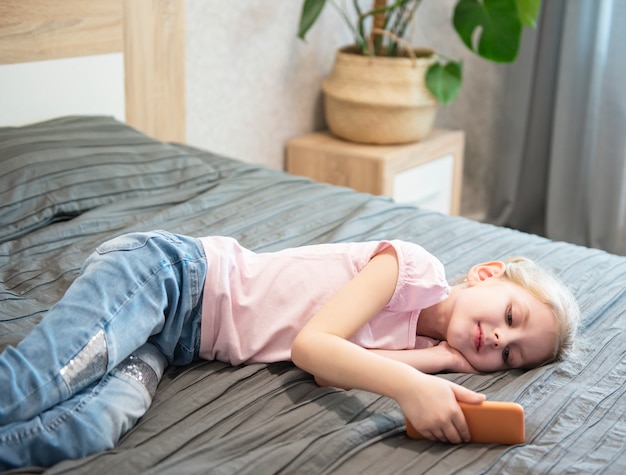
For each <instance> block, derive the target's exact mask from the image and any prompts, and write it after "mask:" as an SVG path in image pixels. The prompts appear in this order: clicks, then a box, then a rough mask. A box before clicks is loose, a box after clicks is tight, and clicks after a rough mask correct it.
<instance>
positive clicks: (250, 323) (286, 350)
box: [200, 236, 450, 365]
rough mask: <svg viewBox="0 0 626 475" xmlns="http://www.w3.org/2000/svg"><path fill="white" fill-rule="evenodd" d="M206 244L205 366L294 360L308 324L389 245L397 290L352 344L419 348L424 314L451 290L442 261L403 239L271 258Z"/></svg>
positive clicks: (227, 244)
mask: <svg viewBox="0 0 626 475" xmlns="http://www.w3.org/2000/svg"><path fill="white" fill-rule="evenodd" d="M201 241H202V244H203V246H204V250H205V252H206V257H207V263H208V265H207V277H206V282H205V285H204V294H203V301H202V325H201V340H200V357H202V358H204V359H207V360H220V361H224V362H228V363H231V364H233V365H238V364H241V363H255V362H264V363H271V362H275V361H288V360H290V359H291V344H292V343H293V341H294V339H295V337H296V335H297V334H298V332H299V331H300V329H301V328H302V327H303V326H304V325H305V323H306V322H307V321H308V320H309V319H310V318H311V317H312V316H313V315H314V314H315V313H316V312H317V310H319V308H320V307H321V306H322V305H323V304H324V303H325V302H326V301H328V300H329V299H330V297H332V296H333V295H334V294H335V293H336V292H337V291H338V290H339V289H340V288H341V287H342V286H343V285H345V284H346V283H347V282H348V281H350V280H351V279H352V278H353V277H354V276H355V275H356V274H357V273H358V272H359V271H360V270H361V269H363V267H364V266H365V265H366V264H367V263H368V262H369V260H370V259H371V258H372V257H374V256H375V255H376V254H378V253H380V252H381V251H382V250H384V249H386V248H387V247H389V246H393V248H394V249H395V252H396V253H397V256H398V262H399V271H398V282H397V285H396V290H395V292H394V294H393V296H392V298H391V300H390V301H389V303H388V304H387V306H386V307H385V308H384V309H383V310H382V311H381V312H380V313H379V314H378V315H376V316H375V317H374V318H373V319H371V320H370V321H369V322H368V323H367V324H366V325H365V326H363V327H362V328H361V329H360V330H358V331H357V333H356V334H354V335H353V336H352V337H351V338H350V340H351V341H353V342H354V343H356V344H358V345H360V346H362V347H364V348H376V349H390V350H394V349H395V350H399V349H411V348H415V344H416V330H417V318H418V316H419V312H420V309H422V308H426V307H429V306H431V305H434V304H435V303H437V302H440V301H441V300H443V299H444V298H446V297H447V295H448V294H449V292H450V287H449V286H448V283H447V282H446V279H445V273H444V269H443V265H442V264H441V262H439V260H437V259H436V258H435V257H434V256H432V255H431V254H430V253H428V252H427V251H426V250H425V249H423V248H422V247H420V246H418V245H417V244H411V243H407V242H403V241H381V242H363V243H339V244H319V245H312V246H303V247H298V248H291V249H286V250H283V251H278V252H267V253H255V252H252V251H250V250H248V249H246V248H244V247H242V246H241V245H239V243H238V242H237V241H236V240H235V239H233V238H229V237H219V236H215V237H205V238H201ZM338 317H340V316H338Z"/></svg>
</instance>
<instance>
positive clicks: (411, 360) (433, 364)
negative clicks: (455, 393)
mask: <svg viewBox="0 0 626 475" xmlns="http://www.w3.org/2000/svg"><path fill="white" fill-rule="evenodd" d="M370 351H373V352H374V353H377V354H379V355H381V356H384V357H386V358H391V359H394V360H396V361H402V362H404V363H406V364H408V365H411V366H412V367H413V368H415V369H418V370H420V371H422V372H423V373H429V374H436V373H443V372H452V373H474V374H479V373H480V371H478V370H477V369H476V368H474V367H473V366H472V365H471V364H470V363H469V362H468V361H467V360H466V359H465V357H464V356H463V355H462V354H461V353H460V352H458V351H457V350H455V349H454V348H452V347H451V346H450V345H448V343H447V342H445V341H442V342H440V343H439V344H438V345H436V346H432V347H430V348H421V349H417V350H370Z"/></svg>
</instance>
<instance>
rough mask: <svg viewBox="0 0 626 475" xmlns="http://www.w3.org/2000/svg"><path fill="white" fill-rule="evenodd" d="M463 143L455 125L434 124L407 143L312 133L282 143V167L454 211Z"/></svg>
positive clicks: (458, 195)
mask: <svg viewBox="0 0 626 475" xmlns="http://www.w3.org/2000/svg"><path fill="white" fill-rule="evenodd" d="M464 142H465V133H464V132H463V131H460V130H442V129H436V130H433V131H432V132H431V134H430V136H429V137H428V138H427V139H425V140H423V141H421V142H416V143H411V144H406V145H365V144H357V143H352V142H347V141H344V140H341V139H338V138H336V137H334V136H332V135H331V134H330V133H329V132H316V133H313V134H309V135H303V136H301V137H296V138H294V139H291V140H289V141H288V142H287V171H288V172H290V173H293V174H294V175H304V176H307V177H310V178H313V179H314V180H317V181H322V182H325V183H331V184H333V185H341V186H349V187H351V188H354V189H355V190H358V191H363V192H366V193H372V194H375V195H388V196H391V197H392V198H393V199H394V200H395V201H397V202H398V203H411V204H414V205H416V206H419V207H421V208H426V209H432V210H435V211H440V212H442V213H446V214H451V215H457V214H459V212H460V207H461V187H462V182H463V149H464Z"/></svg>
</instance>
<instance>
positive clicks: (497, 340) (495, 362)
mask: <svg viewBox="0 0 626 475" xmlns="http://www.w3.org/2000/svg"><path fill="white" fill-rule="evenodd" d="M454 292H455V294H456V295H455V298H454V299H453V301H452V308H451V314H450V320H449V323H448V327H447V332H446V340H447V342H448V344H449V345H450V346H452V347H453V348H455V349H456V350H457V351H459V352H461V353H462V354H463V356H464V357H465V359H467V360H468V362H469V363H470V364H471V365H472V366H473V367H474V368H476V369H477V370H478V371H481V372H491V371H498V370H502V369H509V368H529V367H535V366H538V365H540V364H542V363H544V362H545V361H547V360H548V359H550V357H551V356H552V354H553V351H554V347H555V342H556V335H557V326H556V320H555V317H554V314H553V313H552V311H551V309H550V307H549V306H548V305H547V304H545V303H543V302H541V301H540V300H539V299H537V298H536V297H535V296H534V295H532V294H531V293H530V292H528V291H527V290H525V289H523V288H521V287H519V286H517V285H515V284H513V283H511V282H508V281H506V280H503V279H501V278H500V274H499V272H497V271H496V272H491V273H490V274H489V275H487V274H483V275H474V276H473V275H472V273H471V271H470V275H469V278H468V285H467V286H465V287H461V288H457V289H455V291H454Z"/></svg>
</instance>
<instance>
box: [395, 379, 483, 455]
mask: <svg viewBox="0 0 626 475" xmlns="http://www.w3.org/2000/svg"><path fill="white" fill-rule="evenodd" d="M416 376H417V377H416V381H415V382H416V385H415V386H413V385H412V384H411V385H407V389H408V387H409V386H411V387H413V388H414V389H413V390H412V391H411V390H409V391H407V392H406V393H405V394H404V395H403V396H401V397H399V398H397V401H398V403H399V404H400V407H401V408H402V411H403V413H404V415H405V416H406V417H407V418H408V419H409V421H410V422H411V424H413V427H415V428H416V429H417V430H418V431H419V432H420V433H421V434H422V435H423V436H424V437H426V438H427V439H430V440H436V441H440V442H448V443H453V444H458V443H461V442H469V440H470V433H469V429H468V428H467V422H466V421H465V416H464V415H463V411H461V407H460V406H459V404H458V402H457V401H463V402H466V403H470V404H480V403H481V402H482V401H484V400H485V396H484V395H483V394H478V393H475V392H474V391H471V390H469V389H467V388H464V387H463V386H459V385H458V384H455V383H452V382H450V381H447V380H445V379H442V378H439V377H436V376H431V375H427V374H423V373H417V375H416Z"/></svg>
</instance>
